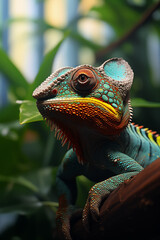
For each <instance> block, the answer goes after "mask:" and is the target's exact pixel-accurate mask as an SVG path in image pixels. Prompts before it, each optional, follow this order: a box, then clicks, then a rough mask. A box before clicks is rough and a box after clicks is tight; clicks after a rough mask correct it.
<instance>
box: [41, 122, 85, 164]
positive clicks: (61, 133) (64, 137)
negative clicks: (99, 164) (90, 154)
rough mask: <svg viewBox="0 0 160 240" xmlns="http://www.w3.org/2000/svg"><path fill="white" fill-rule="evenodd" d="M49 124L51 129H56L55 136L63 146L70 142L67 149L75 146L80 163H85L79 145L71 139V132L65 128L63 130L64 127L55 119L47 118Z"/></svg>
mask: <svg viewBox="0 0 160 240" xmlns="http://www.w3.org/2000/svg"><path fill="white" fill-rule="evenodd" d="M45 120H46V123H47V125H48V126H49V127H50V129H51V131H54V133H55V137H56V138H57V140H61V144H62V147H64V145H65V144H67V143H68V146H67V149H68V150H69V149H70V148H73V150H74V151H75V152H76V154H77V158H78V161H79V163H81V164H83V163H84V160H83V159H82V158H81V156H80V154H79V151H78V148H77V145H76V144H74V143H73V141H72V140H71V139H70V136H69V134H67V133H66V132H65V130H64V129H63V130H62V127H60V126H59V124H58V123H55V122H54V121H53V120H50V119H45Z"/></svg>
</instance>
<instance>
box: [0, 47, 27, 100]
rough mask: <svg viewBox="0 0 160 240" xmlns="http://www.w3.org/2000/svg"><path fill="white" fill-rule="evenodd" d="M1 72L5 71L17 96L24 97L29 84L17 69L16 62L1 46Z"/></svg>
mask: <svg viewBox="0 0 160 240" xmlns="http://www.w3.org/2000/svg"><path fill="white" fill-rule="evenodd" d="M0 59H1V60H0V72H1V73H3V74H4V75H5V76H6V77H7V79H8V81H9V83H10V86H11V88H12V91H13V92H14V94H15V96H16V97H17V98H19V99H24V98H25V96H26V92H27V89H28V86H29V84H28V83H27V81H26V79H25V78H24V76H23V75H22V73H21V72H20V71H19V70H18V69H17V67H16V66H15V65H14V63H13V62H12V61H11V60H10V59H9V57H8V56H7V54H6V53H5V51H4V50H3V49H1V48H0Z"/></svg>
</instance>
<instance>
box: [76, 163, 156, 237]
mask: <svg viewBox="0 0 160 240" xmlns="http://www.w3.org/2000/svg"><path fill="white" fill-rule="evenodd" d="M159 216H160V158H159V159H157V160H156V161H155V162H153V163H152V164H150V165H149V166H148V167H146V168H145V169H144V170H143V171H142V172H140V173H139V174H138V175H136V176H135V177H134V178H132V179H130V180H128V181H126V182H124V183H123V184H121V185H120V186H119V187H118V188H117V189H116V190H115V191H113V192H112V193H111V194H110V195H109V197H108V198H107V199H106V200H105V201H104V203H103V204H102V206H101V208H100V221H99V222H94V221H91V231H90V233H87V232H86V231H85V229H84V227H83V225H82V221H81V218H79V219H77V220H76V221H74V223H73V224H72V237H73V240H74V239H76V240H85V239H87V240H91V239H92V240H93V239H94V240H96V239H97V240H98V239H101V240H103V239H112V240H113V239H116V240H117V238H120V237H123V240H124V239H125V240H128V239H130V240H131V239H137V240H139V239H147V240H152V239H160V231H159V224H160V220H159Z"/></svg>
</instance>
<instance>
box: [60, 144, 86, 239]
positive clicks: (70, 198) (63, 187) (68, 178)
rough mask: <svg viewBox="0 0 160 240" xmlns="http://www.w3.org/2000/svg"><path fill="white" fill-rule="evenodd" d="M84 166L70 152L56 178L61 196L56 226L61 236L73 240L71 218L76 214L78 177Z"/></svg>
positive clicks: (71, 151) (70, 151)
mask: <svg viewBox="0 0 160 240" xmlns="http://www.w3.org/2000/svg"><path fill="white" fill-rule="evenodd" d="M82 168H83V166H82V165H80V164H79V163H78V161H77V157H76V154H75V152H73V150H72V149H71V150H69V151H68V152H67V153H66V155H65V157H64V159H63V161H62V164H61V165H60V167H59V169H58V173H57V178H56V185H57V190H58V195H59V208H58V211H57V214H56V224H57V230H58V234H59V236H61V238H62V239H66V240H71V235H70V218H71V215H72V213H73V212H74V204H75V201H76V197H77V187H76V176H78V175H80V174H81V171H82Z"/></svg>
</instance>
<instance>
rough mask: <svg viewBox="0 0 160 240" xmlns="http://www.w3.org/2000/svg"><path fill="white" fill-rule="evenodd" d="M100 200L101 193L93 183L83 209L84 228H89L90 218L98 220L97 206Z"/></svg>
mask: <svg viewBox="0 0 160 240" xmlns="http://www.w3.org/2000/svg"><path fill="white" fill-rule="evenodd" d="M101 201H102V195H101V194H100V192H99V189H98V188H97V184H95V185H94V186H93V187H92V188H91V190H90V191H89V195H88V199H87V202H86V204H85V207H84V210H83V216H82V221H83V225H84V227H85V229H86V230H87V231H89V230H90V224H89V223H90V219H91V218H92V219H93V220H94V221H96V222H98V220H99V206H100V204H101Z"/></svg>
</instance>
